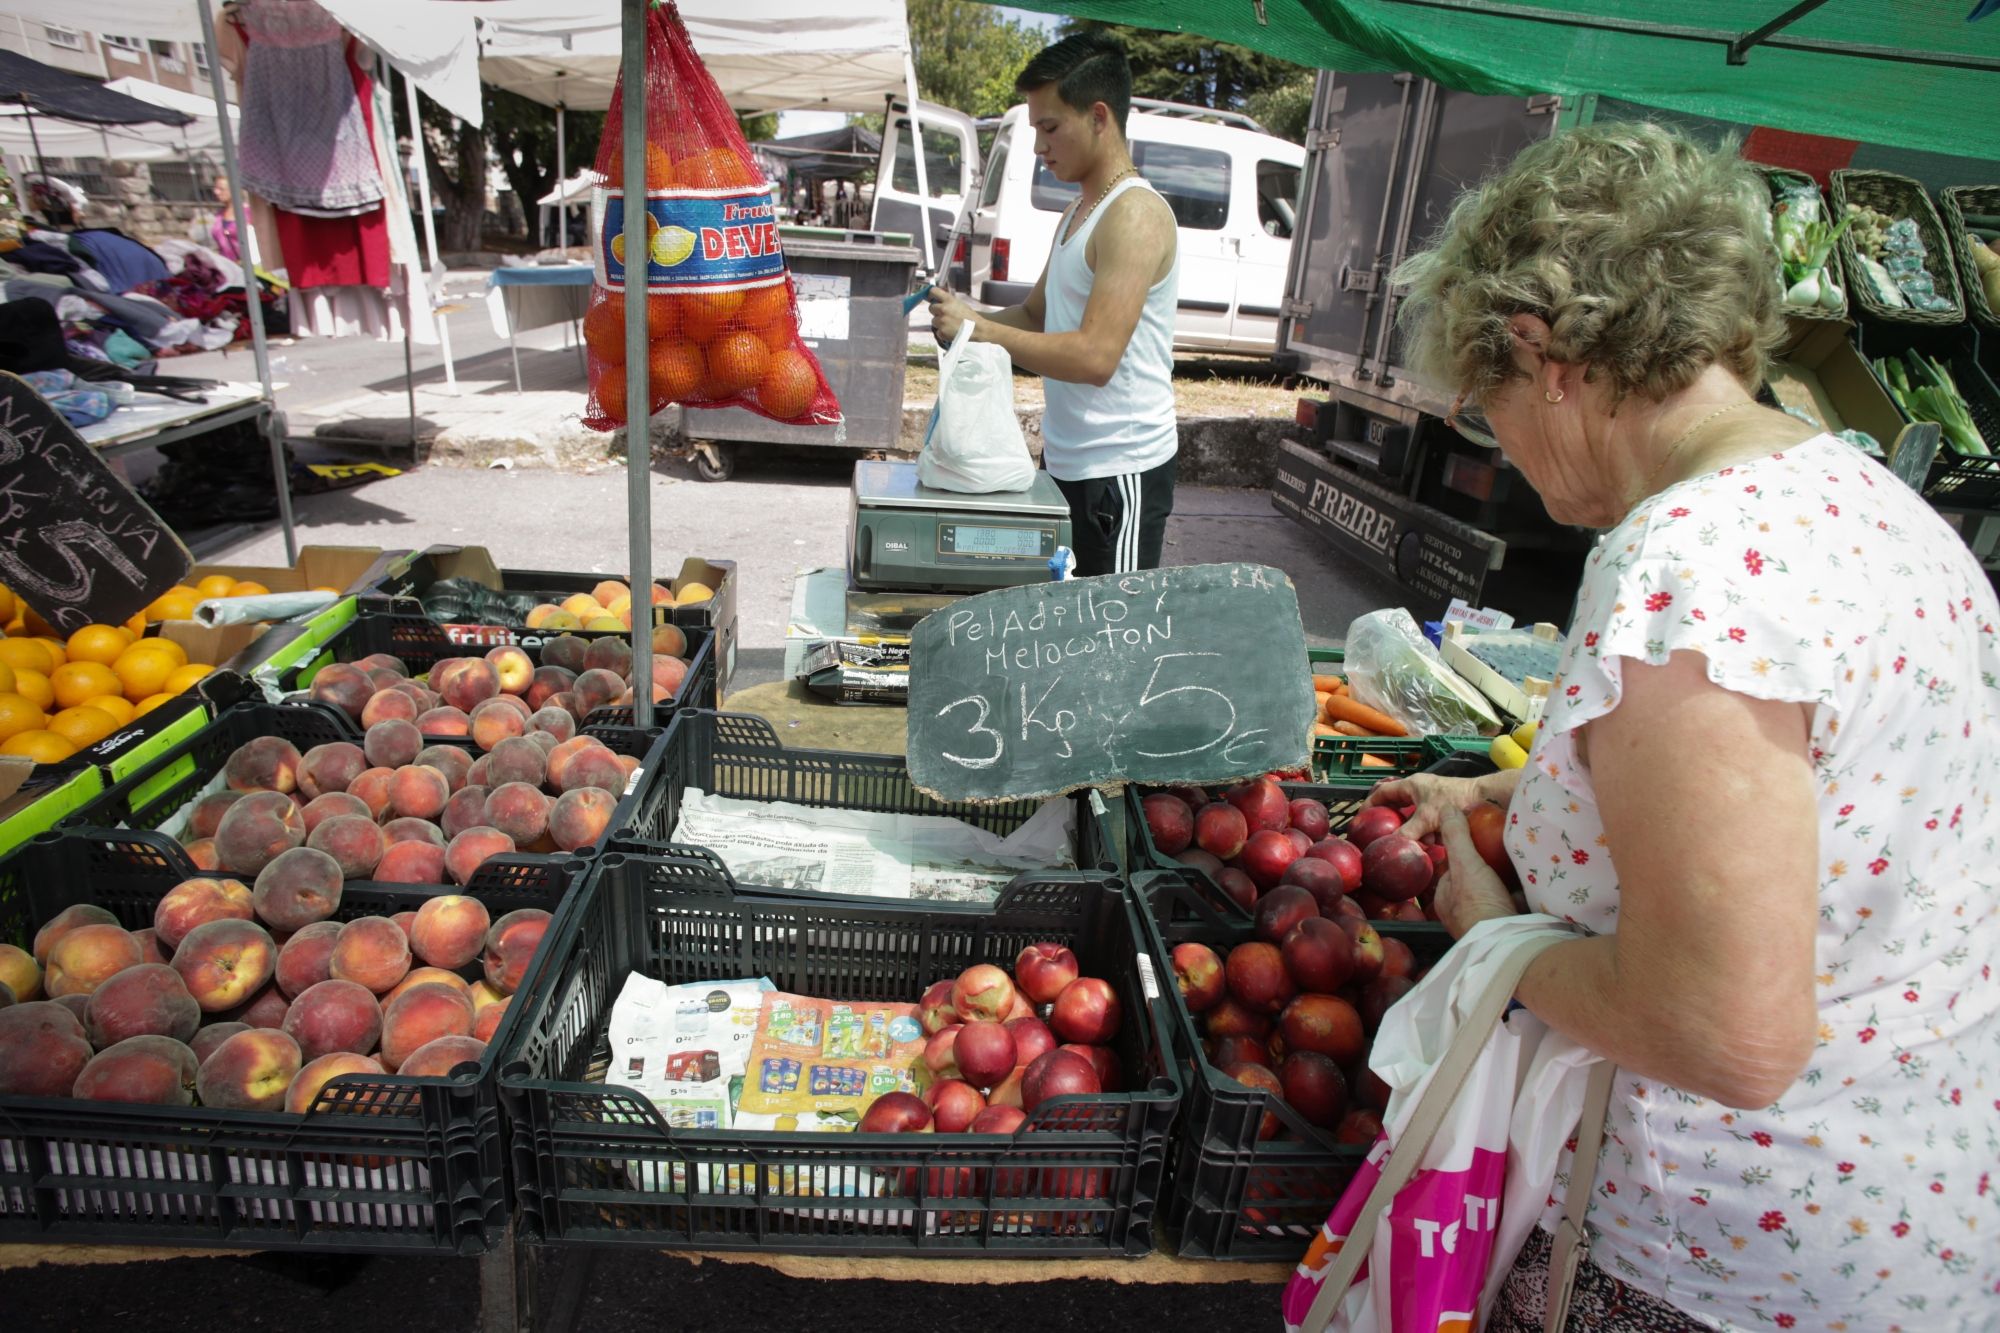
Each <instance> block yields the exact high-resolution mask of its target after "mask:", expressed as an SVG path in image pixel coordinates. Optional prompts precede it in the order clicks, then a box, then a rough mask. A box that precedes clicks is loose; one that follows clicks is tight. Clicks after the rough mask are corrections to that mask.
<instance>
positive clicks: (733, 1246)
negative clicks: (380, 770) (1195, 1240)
mask: <svg viewBox="0 0 2000 1333" xmlns="http://www.w3.org/2000/svg"><path fill="white" fill-rule="evenodd" d="M688 883H689V882H688V880H686V879H685V878H683V877H682V876H681V875H680V874H679V873H677V871H676V868H674V867H672V866H670V865H668V864H667V862H666V859H665V858H659V857H647V856H639V855H622V854H619V853H617V852H612V853H609V854H607V855H605V856H604V857H602V858H600V859H599V860H598V861H597V862H596V864H595V865H594V867H593V869H592V871H591V873H590V875H589V877H588V878H587V879H586V881H585V883H584V886H583V888H582V889H581V890H579V892H578V893H577V895H576V897H575V898H573V899H572V900H571V902H570V904H569V906H568V907H567V908H566V909H565V910H564V912H563V915H562V918H561V920H560V921H558V922H557V923H556V926H555V927H554V928H553V929H552V930H551V931H550V934H549V944H551V945H552V946H553V951H552V952H551V954H550V955H549V958H548V966H547V967H546V968H545V970H544V971H543V974H542V976H541V978H540V981H539V982H538V984H537V986H536V988H535V991H534V993H533V995H532V996H528V997H525V1002H526V1005H527V1007H526V1009H525V1011H524V1013H523V1014H522V1015H520V1016H519V1017H520V1020H521V1021H520V1022H519V1024H518V1026H516V1027H515V1028H514V1029H513V1031H512V1032H511V1034H510V1035H509V1038H508V1042H507V1046H506V1049H505V1051H504V1052H503V1054H502V1057H501V1065H500V1068H501V1078H500V1095H501V1099H502V1104H503V1105H504V1106H505V1108H506V1112H507V1119H508V1123H509V1124H510V1126H511V1134H512V1141H513V1182H514V1203H515V1209H516V1214H515V1216H516V1223H517V1226H518V1227H519V1229H520V1233H521V1235H522V1236H523V1238H525V1239H531V1240H540V1241H547V1242H554V1243H565V1244H582V1245H633V1246H641V1247H645V1248H652V1249H661V1248H665V1249H685V1250H765V1251H775V1252H780V1253H789V1254H840V1255H849V1256H855V1255H889V1254H905V1255H925V1256H953V1257H981V1258H1004V1257H1018V1258H1043V1259H1047V1258H1059V1257H1081V1256H1096V1257H1105V1256H1134V1257H1137V1256H1143V1255H1145V1254H1148V1253H1150V1252H1151V1251H1152V1249H1153V1243H1154V1236H1153V1223H1154V1214H1155V1207H1156V1203H1157V1200H1158V1198H1159V1192H1160V1188H1161V1186H1162V1183H1163V1180H1162V1176H1163V1170H1164V1167H1165V1165H1166V1160H1165V1159H1166V1153H1167V1149H1168V1145H1169V1131H1170V1130H1171V1127H1172V1125H1173V1121H1174V1113H1175V1110H1176V1108H1177V1107H1178V1106H1179V1104H1180V1098H1181V1085H1180V1078H1179V1075H1178V1073H1177V1072H1176V1070H1175V1067H1174V1062H1173V1060H1172V1059H1171V1058H1170V1057H1169V1056H1168V1054H1167V1049H1168V1048H1167V1047H1166V1046H1165V1045H1164V1044H1163V1043H1164V1040H1165V1038H1166V1034H1167V1024H1168V1021H1169V1020H1168V1013H1169V1010H1168V1008H1167V1005H1166V998H1167V997H1165V996H1163V995H1162V993H1161V989H1160V985H1159V983H1158V981H1157V980H1156V973H1155V971H1154V969H1153V965H1152V963H1151V957H1150V953H1149V950H1148V947H1147V945H1146V942H1145V941H1146V935H1145V928H1144V925H1143V923H1142V922H1141V921H1140V920H1139V915H1138V912H1137V907H1136V904H1135V903H1134V902H1133V901H1132V900H1131V898H1130V897H1129V895H1128V893H1127V892H1126V890H1125V889H1124V888H1122V887H1121V886H1120V884H1119V883H1118V882H1117V881H1116V880H1113V879H1110V878H1108V877H1107V878H1097V877H1092V876H1086V875H1079V874H1069V875H1061V876H1049V877H1044V878H1042V879H1039V880H1035V881H1032V882H1026V881H1023V882H1017V883H1015V884H1014V885H1012V886H1010V887H1009V888H1008V890H1007V891H1006V892H1005V893H1004V894H1003V895H1002V896H1001V899H1000V902H999V904H998V905H997V906H996V907H993V908H984V907H976V906H971V905H968V904H960V903H952V904H937V903H931V904H923V905H909V904H897V905H887V904H883V903H881V902H879V901H876V900H867V901H862V900H857V899H853V898H843V899H827V900H821V901H814V902H807V901H801V900H798V899H773V898H762V897H755V896H750V895H744V896H737V895H735V894H732V893H730V892H729V891H728V890H727V889H725V888H717V889H714V890H712V891H707V892H701V891H696V890H693V889H690V888H689V887H688ZM1042 940H1055V941H1061V942H1063V943H1066V944H1068V945H1069V946H1070V947H1071V948H1073V949H1075V950H1076V953H1077V957H1078V958H1079V960H1080V961H1081V963H1082V965H1083V971H1084V973H1085V975H1089V976H1101V977H1103V978H1105V979H1106V980H1108V981H1109V982H1111V984H1112V985H1113V986H1114V987H1116V988H1117V990H1118V993H1119V996H1120V998H1121V999H1122V1000H1123V1001H1124V1004H1125V1017H1124V1022H1123V1024H1122V1026H1121V1028H1120V1031H1119V1035H1118V1039H1117V1043H1116V1044H1117V1049H1118V1053H1119V1057H1120V1062H1121V1064H1122V1065H1123V1067H1124V1073H1125V1079H1126V1084H1127V1087H1128V1088H1129V1089H1131V1090H1130V1091H1127V1092H1122V1093H1105V1094H1100V1095H1098V1096H1095V1097H1075V1098H1071V1097H1064V1098H1055V1099H1052V1100H1050V1101H1048V1102H1046V1103H1044V1104H1043V1105H1042V1106H1041V1107H1039V1108H1037V1109H1036V1111H1035V1112H1034V1113H1033V1114H1032V1115H1030V1116H1029V1118H1028V1121H1027V1123H1026V1124H1025V1125H1023V1126H1022V1129H1021V1131H1020V1132H1019V1133H1018V1134H1015V1135H1012V1136H1001V1135H984V1134H955V1135H939V1134H922V1135H908V1136H904V1135H890V1134H867V1135H860V1134H801V1133H776V1132H773V1133H764V1132H748V1131H742V1132H731V1131H720V1130H680V1129H673V1130H670V1129H668V1128H667V1126H666V1123H665V1122H664V1120H663V1119H662V1118H661V1116H660V1114H659V1112H658V1111H657V1110H656V1109H655V1108H654V1107H653V1105H652V1104H651V1103H650V1102H649V1101H647V1100H646V1099H645V1098H644V1097H643V1096H640V1095H639V1094H637V1093H634V1092H632V1091H630V1090H628V1089H625V1088H621V1087H618V1086H616V1085H614V1084H605V1083H602V1082H598V1081H595V1080H598V1079H601V1078H603V1076H604V1073H605V1070H606V1068H607V1066H608V1063H609V1052H608V1047H607V1040H606V1038H607V1029H608V1027H609V1023H610V1015H611V1006H612V1002H613V1001H614V1000H615V999H616V998H617V995H618V992H619V990H620V988H621V987H622V986H623V985H624V982H625V978H626V976H627V975H628V974H630V973H632V972H635V971H636V972H642V973H644V974H645V975H647V976H649V977H653V978H656V979H658V980H660V981H664V982H667V983H670V984H672V983H679V982H687V981H699V980H715V981H723V980H731V979H738V978H747V977H759V976H763V977H769V978H770V979H771V981H772V983H773V984H774V985H776V986H777V987H778V988H779V989H780V990H785V991H790V992H793V993H795V994H806V995H815V996H824V997H828V998H831V999H837V1000H838V999H845V1000H855V1001H884V1000H889V1001H901V1002H907V1003H912V1004H914V1003H915V1002H916V1001H917V1000H918V998H919V997H921V995H922V994H923V991H924V988H925V987H926V986H928V985H929V984H930V983H931V982H934V981H937V980H939V979H941V978H945V977H950V976H953V975H955V974H957V973H958V972H959V971H961V970H963V969H964V968H966V967H969V966H971V965H972V964H973V963H977V962H992V963H999V964H1002V965H1008V966H1011V964H1012V963H1013V960H1014V958H1015V956H1016V955H1017V954H1018V953H1019V952H1020V950H1021V949H1022V948H1024V947H1026V946H1027V945H1029V944H1032V943H1035V942H1037V941H1042ZM1171 988H1172V987H1171V983H1169V984H1168V987H1167V989H1169V990H1171ZM912 1168H921V1171H920V1172H912V1173H911V1177H910V1179H909V1181H908V1188H907V1190H906V1189H905V1187H904V1184H903V1183H902V1182H903V1180H904V1177H905V1173H906V1172H910V1171H911V1169H912ZM961 1171H966V1172H970V1173H971V1180H972V1182H973V1183H972V1184H971V1185H965V1184H963V1183H962V1182H964V1180H965V1177H963V1176H961V1175H960V1174H959V1173H960V1172H961ZM1002 1182H1011V1184H1003V1183H1002ZM841 1189H846V1190H849V1191H852V1192H850V1193H847V1194H834V1195H829V1194H828V1193H827V1192H826V1191H828V1190H841Z"/></svg>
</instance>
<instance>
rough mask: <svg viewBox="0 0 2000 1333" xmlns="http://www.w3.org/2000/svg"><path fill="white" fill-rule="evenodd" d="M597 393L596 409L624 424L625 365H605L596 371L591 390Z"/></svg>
mask: <svg viewBox="0 0 2000 1333" xmlns="http://www.w3.org/2000/svg"><path fill="white" fill-rule="evenodd" d="M591 391H592V392H593V393H595V394H596V395H597V410H598V411H599V412H600V413H602V414H603V415H604V416H607V417H609V418H611V420H613V421H615V422H617V423H618V424H619V425H621V426H622V425H624V424H625V367H623V366H606V367H604V368H603V369H602V370H600V371H598V372H597V383H596V385H594V386H593V387H592V390H591Z"/></svg>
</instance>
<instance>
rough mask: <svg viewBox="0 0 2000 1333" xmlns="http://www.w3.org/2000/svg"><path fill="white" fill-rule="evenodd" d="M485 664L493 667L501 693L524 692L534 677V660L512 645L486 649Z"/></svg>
mask: <svg viewBox="0 0 2000 1333" xmlns="http://www.w3.org/2000/svg"><path fill="white" fill-rule="evenodd" d="M486 664H487V665H488V666H490V667H492V668H493V676H494V679H495V680H496V681H498V682H499V685H500V690H501V692H502V693H503V694H526V693H527V692H528V683H529V682H530V681H532V680H533V679H534V677H535V660H534V659H533V658H532V657H529V656H528V655H527V654H526V653H524V652H522V651H521V650H520V649H519V648H516V647H513V646H512V645H508V646H505V647H500V648H490V649H488V650H487V653H486Z"/></svg>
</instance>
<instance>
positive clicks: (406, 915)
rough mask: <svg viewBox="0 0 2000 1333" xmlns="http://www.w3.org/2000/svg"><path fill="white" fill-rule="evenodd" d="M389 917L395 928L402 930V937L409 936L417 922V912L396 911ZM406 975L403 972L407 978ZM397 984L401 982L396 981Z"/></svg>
mask: <svg viewBox="0 0 2000 1333" xmlns="http://www.w3.org/2000/svg"><path fill="white" fill-rule="evenodd" d="M389 919H390V920H391V921H393V922H395V923H396V929H397V930H400V931H402V932H403V938H404V939H408V938H410V928H411V927H412V926H414V925H416V924H417V914H416V913H415V912H398V913H396V915H394V916H392V917H390V918H389ZM408 975H409V974H408V973H405V974H404V976H405V978H407V977H408ZM397 984H398V985H400V984H402V983H400V982H398V983H397Z"/></svg>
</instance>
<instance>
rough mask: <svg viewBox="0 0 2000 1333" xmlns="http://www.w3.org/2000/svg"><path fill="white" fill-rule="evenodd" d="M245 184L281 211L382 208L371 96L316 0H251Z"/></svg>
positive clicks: (244, 23) (244, 20)
mask: <svg viewBox="0 0 2000 1333" xmlns="http://www.w3.org/2000/svg"><path fill="white" fill-rule="evenodd" d="M235 17H236V22H237V23H238V24H240V25H241V27H242V31H243V34H244V36H245V37H246V39H247V41H248V45H249V49H248V51H247V53H246V55H245V58H244V68H243V103H242V107H241V109H240V113H239V120H240V124H241V126H242V130H241V133H242V136H243V152H242V178H243V183H244V185H245V186H246V187H248V188H249V189H251V190H253V191H255V192H256V193H258V194H260V195H262V196H263V197H264V198H266V199H269V200H270V201H271V202H272V203H274V204H276V205H278V206H279V207H280V208H313V209H320V210H337V209H359V208H365V207H367V206H369V205H371V204H379V203H380V202H381V201H382V196H383V186H382V172H381V169H380V168H379V166H378V165H377V164H376V161H375V150H374V146H373V143H372V142H371V136H370V132H369V128H368V123H367V120H366V119H365V117H364V116H363V113H362V108H361V101H362V99H361V98H360V97H358V96H357V95H356V91H355V84H354V78H353V75H352V73H351V72H350V62H349V60H348V55H347V47H348V38H347V33H346V31H345V30H344V29H343V28H342V27H341V26H340V21H339V20H338V19H336V18H334V17H333V15H331V14H329V13H327V12H326V10H325V9H323V8H321V7H320V6H319V5H318V4H316V3H314V0H247V3H245V4H243V5H242V6H241V7H239V8H238V9H237V11H236V16H235Z"/></svg>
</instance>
